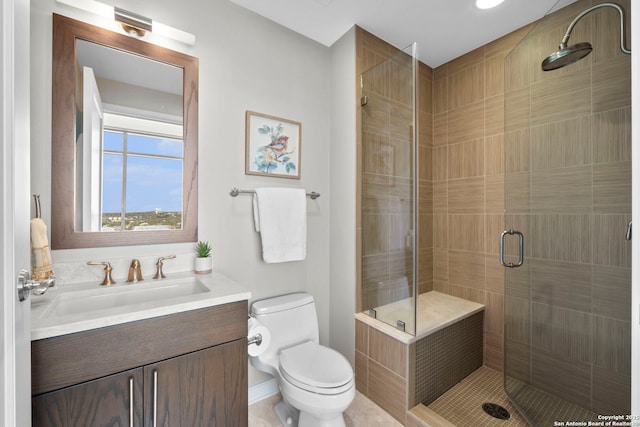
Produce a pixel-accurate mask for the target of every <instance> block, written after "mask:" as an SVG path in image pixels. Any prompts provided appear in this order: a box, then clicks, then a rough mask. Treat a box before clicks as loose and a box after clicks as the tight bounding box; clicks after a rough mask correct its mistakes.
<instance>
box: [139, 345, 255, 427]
mask: <svg viewBox="0 0 640 427" xmlns="http://www.w3.org/2000/svg"><path fill="white" fill-rule="evenodd" d="M144 377H145V424H146V426H147V427H154V426H156V427H160V426H163V427H169V426H171V427H179V426H183V427H196V426H202V427H216V426H218V427H224V426H233V427H246V426H247V423H248V418H247V417H248V415H247V414H248V403H247V402H248V384H247V340H246V338H243V339H241V340H237V341H232V342H230V343H227V344H222V345H219V346H216V347H211V348H208V349H204V350H200V351H196V352H194V353H190V354H187V355H184V356H179V357H175V358H173V359H169V360H166V361H164V362H160V363H155V364H152V365H147V366H145V368H144ZM154 420H155V421H156V423H155V424H154Z"/></svg>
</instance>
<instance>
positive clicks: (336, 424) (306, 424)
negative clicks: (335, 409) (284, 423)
mask: <svg viewBox="0 0 640 427" xmlns="http://www.w3.org/2000/svg"><path fill="white" fill-rule="evenodd" d="M298 426H299V427H345V423H344V416H343V415H342V413H340V414H337V415H336V417H335V418H332V419H318V418H315V417H314V416H312V415H311V414H310V413H308V412H300V420H299V422H298Z"/></svg>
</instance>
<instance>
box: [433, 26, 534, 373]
mask: <svg viewBox="0 0 640 427" xmlns="http://www.w3.org/2000/svg"><path fill="white" fill-rule="evenodd" d="M529 29H530V27H525V28H523V29H521V30H518V31H516V32H514V33H511V34H509V35H507V36H505V37H502V38H500V39H498V40H496V41H494V42H492V43H489V44H487V45H485V46H482V47H480V48H478V49H476V50H474V51H472V52H469V53H467V54H465V55H463V56H461V57H459V58H457V59H455V60H453V61H451V62H448V63H446V64H444V65H442V66H440V67H438V68H436V69H435V70H434V72H433V154H432V155H433V161H432V168H433V172H432V173H433V289H434V290H436V291H440V292H444V293H447V294H450V295H454V296H457V297H461V298H465V299H468V300H471V301H475V302H478V303H481V304H485V319H484V364H485V365H487V366H489V367H491V368H493V369H497V370H500V371H501V370H502V367H503V362H502V361H503V319H504V268H503V267H502V266H500V264H499V263H498V238H499V236H500V233H501V232H502V230H503V229H504V155H503V153H504V58H505V56H506V55H507V54H508V53H509V52H510V50H511V49H513V48H514V46H516V44H517V43H518V42H519V41H520V40H521V39H522V38H523V37H524V35H525V34H526V33H527V31H528V30H529Z"/></svg>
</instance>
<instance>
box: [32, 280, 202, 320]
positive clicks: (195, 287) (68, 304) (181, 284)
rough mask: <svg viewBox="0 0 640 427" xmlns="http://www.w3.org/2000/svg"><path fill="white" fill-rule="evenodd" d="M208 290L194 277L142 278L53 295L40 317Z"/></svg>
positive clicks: (94, 310) (151, 300) (106, 307)
mask: <svg viewBox="0 0 640 427" xmlns="http://www.w3.org/2000/svg"><path fill="white" fill-rule="evenodd" d="M209 291H210V289H209V287H207V286H206V285H205V284H204V283H202V282H201V281H199V280H198V279H197V278H195V277H183V278H179V279H164V280H162V281H152V280H148V281H147V280H145V281H144V282H138V283H133V284H123V285H115V286H113V287H106V288H105V287H102V288H95V289H91V290H85V291H77V292H73V293H67V294H61V295H57V296H56V297H55V298H54V299H53V301H51V304H49V306H48V307H47V309H46V310H45V312H44V313H43V314H42V316H44V317H47V316H69V315H75V314H83V313H95V312H97V311H101V310H113V309H115V308H119V307H127V306H135V305H138V304H148V303H154V302H158V301H167V300H177V299H179V298H182V297H191V296H194V295H198V294H202V293H205V292H209Z"/></svg>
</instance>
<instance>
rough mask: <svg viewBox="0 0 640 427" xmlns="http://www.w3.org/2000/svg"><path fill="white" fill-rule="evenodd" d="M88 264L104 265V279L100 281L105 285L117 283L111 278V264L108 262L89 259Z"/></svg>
mask: <svg viewBox="0 0 640 427" xmlns="http://www.w3.org/2000/svg"><path fill="white" fill-rule="evenodd" d="M87 265H104V280H103V281H102V283H100V284H101V285H103V286H109V285H113V284H115V283H116V281H115V280H113V279H112V278H111V270H113V268H111V264H110V263H108V262H100V261H89V262H87Z"/></svg>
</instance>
